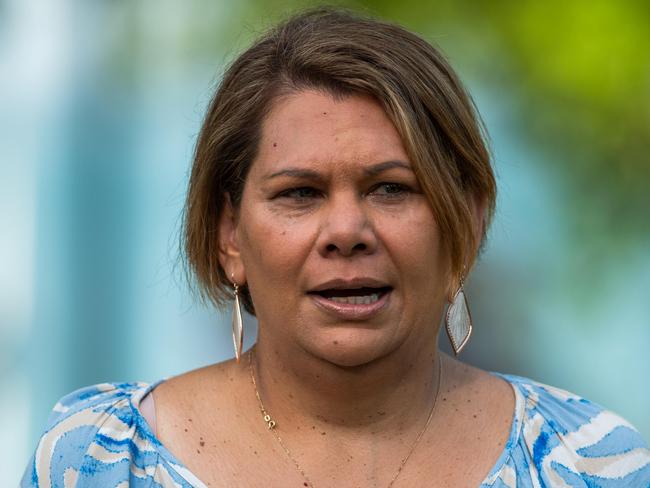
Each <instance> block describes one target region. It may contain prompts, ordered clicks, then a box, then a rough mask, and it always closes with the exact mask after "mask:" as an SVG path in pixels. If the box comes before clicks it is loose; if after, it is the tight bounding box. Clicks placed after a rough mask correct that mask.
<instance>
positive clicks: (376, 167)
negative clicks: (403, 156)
mask: <svg viewBox="0 0 650 488" xmlns="http://www.w3.org/2000/svg"><path fill="white" fill-rule="evenodd" d="M393 168H402V169H406V170H408V171H411V172H412V171H413V170H412V169H411V166H410V165H409V164H408V163H405V162H403V161H397V160H395V161H384V162H383V163H377V164H373V165H372V166H368V167H367V168H364V173H366V174H367V175H368V176H377V175H378V174H380V173H383V172H384V171H388V170H389V169H393Z"/></svg>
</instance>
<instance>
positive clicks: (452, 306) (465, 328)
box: [445, 279, 472, 355]
mask: <svg viewBox="0 0 650 488" xmlns="http://www.w3.org/2000/svg"><path fill="white" fill-rule="evenodd" d="M445 325H446V328H447V335H448V336H449V341H450V342H451V347H452V348H453V350H454V354H456V355H458V354H460V351H462V350H463V348H464V347H465V344H467V341H469V336H470V335H472V317H471V315H470V313H469V307H468V306H467V298H465V290H463V280H462V279H461V280H460V285H459V286H458V291H456V294H455V295H454V298H453V300H452V301H451V302H450V303H449V307H448V308H447V314H446V315H445Z"/></svg>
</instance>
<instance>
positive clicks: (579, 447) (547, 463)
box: [21, 373, 650, 488]
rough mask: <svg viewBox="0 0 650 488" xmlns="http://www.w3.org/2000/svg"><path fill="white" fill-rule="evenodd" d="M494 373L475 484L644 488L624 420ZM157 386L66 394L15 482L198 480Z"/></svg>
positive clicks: (637, 451)
mask: <svg viewBox="0 0 650 488" xmlns="http://www.w3.org/2000/svg"><path fill="white" fill-rule="evenodd" d="M495 374H497V375H498V376H500V377H501V378H503V379H505V380H506V381H508V382H509V383H510V384H511V385H512V386H513V389H514V391H515V397H516V408H515V413H514V419H513V422H512V428H511V431H510V437H509V439H508V442H507V443H506V446H505V448H504V450H503V452H502V453H501V456H500V457H499V459H498V460H497V462H496V464H495V465H494V467H493V468H492V469H491V471H490V473H489V474H488V476H487V477H486V478H485V480H483V483H482V484H481V486H480V488H488V487H489V488H504V487H508V488H515V487H516V488H528V487H532V488H538V487H539V488H541V487H571V488H573V487H585V488H586V487H589V488H593V487H602V488H613V487H617V488H618V487H626V488H629V487H632V488H650V449H649V448H648V445H647V444H646V443H645V442H644V441H643V439H642V438H641V436H640V435H639V433H638V432H637V431H636V430H635V429H634V427H632V426H631V425H630V424H629V423H628V422H627V421H625V420H624V419H622V418H621V417H619V416H618V415H616V414H614V413H612V412H609V411H607V410H604V409H603V408H602V407H600V406H598V405H596V404H594V403H591V402H590V401H588V400H585V399H583V398H580V397H578V396H576V395H574V394H572V393H568V392H566V391H563V390H560V389H558V388H554V387H550V386H547V385H543V384H540V383H537V382H534V381H532V380H529V379H527V378H522V377H519V376H512V375H502V374H498V373H495ZM159 383H160V382H159ZM159 383H157V384H159ZM157 384H153V385H147V384H144V383H116V384H101V385H96V386H91V387H88V388H83V389H81V390H78V391H76V392H74V393H71V394H70V395H68V396H66V397H64V398H63V399H62V400H61V401H60V402H59V403H57V404H56V406H55V407H54V410H53V412H52V415H51V418H50V420H49V422H48V426H47V430H46V431H45V434H43V436H42V437H41V439H40V441H39V443H38V446H37V448H36V452H35V454H34V456H33V457H32V459H31V460H30V462H29V465H28V466H27V470H26V471H25V474H24V476H23V480H22V483H21V487H23V488H27V487H36V486H39V487H56V488H59V487H66V488H68V487H76V488H85V487H106V488H108V487H119V488H126V487H134V488H144V487H147V488H154V487H155V488H159V487H163V488H168V487H183V488H185V487H201V488H204V487H205V486H206V485H205V484H204V483H203V482H202V481H201V480H199V479H198V478H197V477H196V476H195V475H194V474H193V473H191V472H190V471H189V470H188V469H187V468H186V467H185V466H184V465H183V464H182V463H181V462H180V461H178V460H177V459H176V458H175V457H174V455H173V454H171V453H170V452H169V451H168V450H167V449H166V448H165V447H164V446H163V445H162V444H161V443H160V441H159V440H158V439H157V438H156V437H155V436H154V434H153V432H152V431H151V429H150V428H149V425H148V424H147V422H146V420H145V419H144V417H143V416H142V413H141V412H140V410H139V405H140V401H141V400H142V399H143V398H144V397H145V395H147V393H149V392H150V391H151V390H152V389H153V388H155V387H156V386H157Z"/></svg>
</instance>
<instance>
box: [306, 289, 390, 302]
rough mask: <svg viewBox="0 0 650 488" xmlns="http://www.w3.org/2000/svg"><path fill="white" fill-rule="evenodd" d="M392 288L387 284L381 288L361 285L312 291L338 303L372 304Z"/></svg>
mask: <svg viewBox="0 0 650 488" xmlns="http://www.w3.org/2000/svg"><path fill="white" fill-rule="evenodd" d="M390 290H391V287H390V286H385V287H381V288H372V287H361V288H349V289H327V290H319V291H315V292H310V293H311V294H313V295H319V296H321V297H323V298H325V299H327V300H330V301H332V302H336V303H342V304H349V305H371V304H373V303H375V302H378V301H379V300H380V299H381V298H382V297H383V296H384V295H385V294H386V293H388V292H390Z"/></svg>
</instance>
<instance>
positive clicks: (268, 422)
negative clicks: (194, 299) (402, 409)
mask: <svg viewBox="0 0 650 488" xmlns="http://www.w3.org/2000/svg"><path fill="white" fill-rule="evenodd" d="M253 353H254V348H251V350H250V351H249V353H248V370H249V371H250V374H251V382H252V383H253V388H254V389H255V396H256V397H257V401H258V402H259V404H260V411H261V412H262V417H263V418H264V422H266V426H267V428H268V429H269V430H270V431H271V432H272V433H273V435H274V436H275V438H276V439H277V441H278V443H279V444H280V446H282V449H283V450H284V452H285V454H286V455H287V457H288V458H289V459H290V460H291V462H293V464H294V466H295V467H296V469H297V470H298V472H299V473H300V475H301V476H302V477H303V479H304V480H305V482H304V486H307V487H311V488H315V486H314V483H312V482H311V480H310V479H309V477H308V476H307V474H306V473H305V470H304V469H302V467H301V466H300V463H298V461H296V458H294V457H293V455H292V454H291V451H290V450H289V448H288V447H287V446H286V444H285V443H284V441H283V440H282V437H280V435H279V434H278V432H277V431H276V429H275V428H276V427H277V424H276V422H275V420H273V419H272V418H271V416H270V415H269V413H268V412H267V411H266V409H265V408H264V403H263V402H262V397H260V392H259V391H258V390H257V383H256V381H255V373H254V372H253ZM438 368H439V369H438V371H439V373H438V384H437V386H436V396H435V397H433V404H432V405H431V410H430V411H429V416H428V417H427V421H426V422H425V424H424V427H423V428H422V430H421V431H420V433H419V434H418V435H417V437H416V438H415V440H414V441H413V444H411V448H410V449H409V452H408V453H407V454H406V457H404V459H402V462H401V463H400V465H399V467H398V468H397V472H396V473H395V476H393V479H391V480H390V483H388V486H387V488H391V487H392V486H393V483H395V480H396V479H397V477H398V476H399V475H400V473H401V472H402V469H403V468H404V465H405V464H406V461H408V459H409V458H410V457H411V454H413V451H414V450H415V447H416V446H417V445H418V443H419V442H420V439H421V438H422V436H423V435H424V433H425V432H426V430H427V427H429V424H430V423H431V419H432V418H433V411H434V410H435V408H436V403H437V400H438V393H439V392H440V382H441V378H442V359H441V357H440V353H438Z"/></svg>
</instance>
